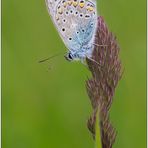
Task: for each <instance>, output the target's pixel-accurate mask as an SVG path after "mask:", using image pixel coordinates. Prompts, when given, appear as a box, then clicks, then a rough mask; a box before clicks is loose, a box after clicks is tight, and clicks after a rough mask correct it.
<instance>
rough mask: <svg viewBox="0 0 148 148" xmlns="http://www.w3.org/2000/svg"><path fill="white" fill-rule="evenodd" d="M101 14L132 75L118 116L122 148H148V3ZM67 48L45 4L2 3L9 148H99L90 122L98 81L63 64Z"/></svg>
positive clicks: (5, 143)
mask: <svg viewBox="0 0 148 148" xmlns="http://www.w3.org/2000/svg"><path fill="white" fill-rule="evenodd" d="M98 8H99V12H100V14H101V15H102V16H104V19H105V21H106V22H107V24H108V26H109V28H110V30H111V31H112V32H113V33H114V34H115V35H116V36H117V39H118V41H119V44H120V47H121V52H120V57H121V59H122V64H123V67H124V69H125V71H124V75H123V77H122V80H121V81H120V83H119V85H118V87H117V89H116V94H115V97H114V102H113V105H112V108H111V120H112V123H113V125H114V127H116V129H117V131H118V136H117V139H116V142H115V144H114V148H145V147H146V1H145V0H141V1H138V0H131V1H129V0H102V1H101V0H100V1H99V2H98ZM65 51H66V47H65V46H64V44H63V42H62V41H61V39H60V37H59V36H58V33H57V32H56V30H55V28H54V26H53V24H52V22H51V20H50V18H49V15H48V12H47V10H46V6H45V2H44V0H25V1H21V0H13V1H10V0H2V147H3V148H93V147H94V142H93V139H92V137H91V134H90V133H89V131H88V130H87V127H86V121H87V119H88V117H89V115H90V114H91V113H92V109H91V105H90V101H89V98H88V96H87V93H86V90H85V80H86V79H87V76H90V74H89V72H88V71H87V69H86V67H85V66H83V65H82V64H81V63H79V62H74V63H69V62H67V61H66V60H65V59H64V58H63V56H59V57H56V58H55V59H53V60H50V61H49V62H47V63H42V64H39V63H38V61H39V60H40V59H44V58H46V57H49V56H51V55H54V54H56V53H59V52H60V53H61V52H63V54H64V52H65Z"/></svg>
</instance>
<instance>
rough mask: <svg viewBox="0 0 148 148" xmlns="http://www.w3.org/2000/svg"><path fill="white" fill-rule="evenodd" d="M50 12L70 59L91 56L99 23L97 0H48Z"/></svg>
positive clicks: (82, 58)
mask: <svg viewBox="0 0 148 148" xmlns="http://www.w3.org/2000/svg"><path fill="white" fill-rule="evenodd" d="M46 5H47V8H48V12H49V14H50V16H51V18H52V20H53V23H54V24H55V26H56V28H57V30H58V32H59V34H60V36H61V38H62V40H63V42H64V43H65V45H66V47H67V48H68V53H67V55H66V56H65V58H66V59H67V60H69V61H72V60H81V61H82V62H83V61H84V60H85V58H86V57H88V58H91V55H92V50H93V46H94V44H93V42H94V38H95V31H96V24H97V9H96V1H95V0H89V1H86V0H46Z"/></svg>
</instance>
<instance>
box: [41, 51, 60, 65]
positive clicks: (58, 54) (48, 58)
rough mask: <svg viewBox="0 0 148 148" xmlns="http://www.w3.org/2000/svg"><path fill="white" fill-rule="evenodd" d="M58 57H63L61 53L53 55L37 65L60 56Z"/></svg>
mask: <svg viewBox="0 0 148 148" xmlns="http://www.w3.org/2000/svg"><path fill="white" fill-rule="evenodd" d="M60 55H63V53H57V54H55V55H53V56H51V57H48V58H46V59H43V60H40V61H39V63H43V62H46V61H48V60H50V59H53V58H55V57H57V56H60Z"/></svg>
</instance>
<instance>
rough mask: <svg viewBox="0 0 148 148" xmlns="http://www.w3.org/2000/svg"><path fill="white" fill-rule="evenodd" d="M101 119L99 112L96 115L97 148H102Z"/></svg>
mask: <svg viewBox="0 0 148 148" xmlns="http://www.w3.org/2000/svg"><path fill="white" fill-rule="evenodd" d="M99 122H100V119H99V111H97V114H96V124H95V130H96V131H95V133H96V135H95V148H102V143H101V133H100V124H99Z"/></svg>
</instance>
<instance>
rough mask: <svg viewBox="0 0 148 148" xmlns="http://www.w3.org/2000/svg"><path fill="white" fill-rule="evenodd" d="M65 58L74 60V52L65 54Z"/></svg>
mask: <svg viewBox="0 0 148 148" xmlns="http://www.w3.org/2000/svg"><path fill="white" fill-rule="evenodd" d="M65 59H66V60H67V61H72V60H73V56H72V54H71V53H68V54H67V55H66V56H65Z"/></svg>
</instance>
